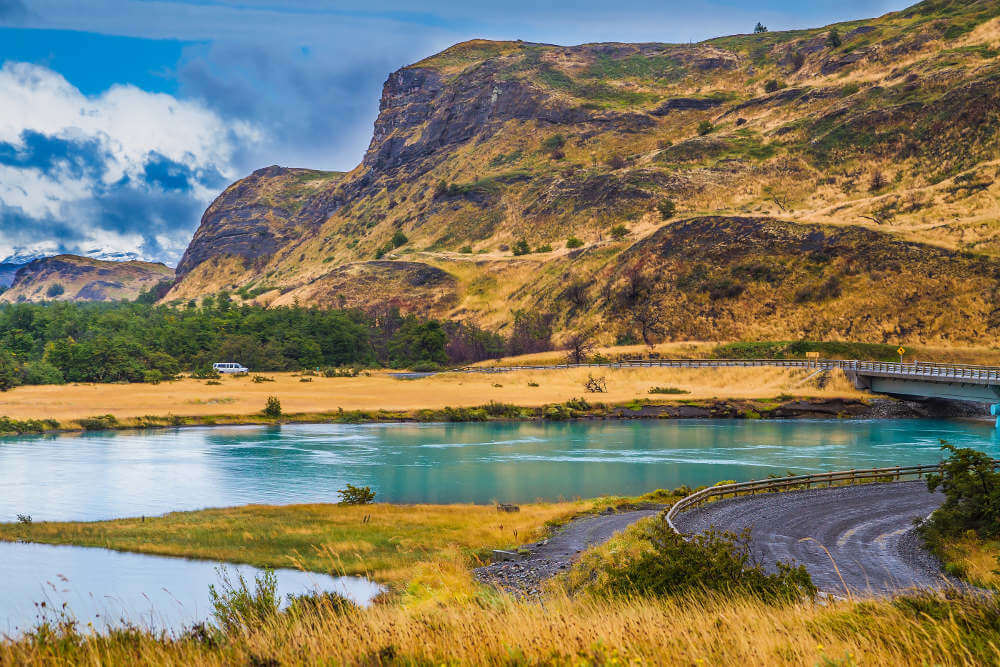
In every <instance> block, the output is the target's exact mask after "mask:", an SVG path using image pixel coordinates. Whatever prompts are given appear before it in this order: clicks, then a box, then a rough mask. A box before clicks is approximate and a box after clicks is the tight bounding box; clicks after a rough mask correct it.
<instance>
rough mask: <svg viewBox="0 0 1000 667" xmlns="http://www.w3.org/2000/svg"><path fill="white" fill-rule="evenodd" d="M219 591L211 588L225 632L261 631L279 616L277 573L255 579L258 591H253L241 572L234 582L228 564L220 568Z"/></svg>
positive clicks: (214, 610) (215, 612) (214, 612)
mask: <svg viewBox="0 0 1000 667" xmlns="http://www.w3.org/2000/svg"><path fill="white" fill-rule="evenodd" d="M216 572H217V573H218V575H219V588H216V587H215V585H214V584H212V585H209V587H208V595H209V600H210V601H211V603H212V616H214V617H215V620H216V622H217V623H218V624H219V627H220V629H221V630H222V631H224V632H226V633H228V634H231V633H237V632H247V631H249V630H252V629H256V628H259V627H260V626H261V624H262V623H263V622H265V621H267V620H268V619H270V618H273V617H275V616H277V615H278V611H279V609H280V607H281V599H280V598H279V597H278V577H277V576H276V575H275V574H274V570H271V569H265V570H264V571H262V572H260V573H259V574H257V575H256V577H254V584H255V586H254V588H255V590H253V591H250V589H249V588H248V587H247V582H246V579H244V578H243V575H242V574H240V573H239V572H237V577H238V579H237V580H236V582H235V583H234V582H233V580H232V579H231V578H230V576H229V570H228V569H226V567H225V566H224V565H220V566H219V567H218V568H216Z"/></svg>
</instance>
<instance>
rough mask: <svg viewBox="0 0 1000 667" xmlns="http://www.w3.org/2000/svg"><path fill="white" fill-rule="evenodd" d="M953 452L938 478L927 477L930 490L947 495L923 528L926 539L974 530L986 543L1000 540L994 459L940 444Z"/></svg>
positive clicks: (999, 486) (999, 483)
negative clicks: (987, 540) (997, 538)
mask: <svg viewBox="0 0 1000 667" xmlns="http://www.w3.org/2000/svg"><path fill="white" fill-rule="evenodd" d="M941 449H943V450H945V451H948V452H951V455H950V456H949V457H948V459H947V460H946V461H945V462H944V463H943V464H942V472H941V474H939V475H928V476H927V490H928V491H930V492H931V493H933V492H934V491H936V490H937V489H938V488H940V489H941V491H942V492H944V503H942V504H941V507H939V508H938V509H936V510H935V511H934V513H933V514H931V516H930V519H928V520H927V521H926V522H925V523H924V525H923V526H922V529H921V530H922V532H923V533H924V535H925V536H927V537H930V538H934V537H938V536H957V535H961V534H962V533H964V532H965V531H967V530H973V531H975V532H976V534H978V535H979V536H980V537H982V538H984V539H993V538H996V537H1000V472H997V470H996V467H995V465H994V463H993V459H992V458H991V457H990V456H988V455H987V454H984V453H983V452H979V451H976V450H975V449H968V448H963V449H959V448H957V447H955V446H954V445H950V444H948V443H947V442H945V441H943V440H942V441H941Z"/></svg>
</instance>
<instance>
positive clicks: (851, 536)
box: [675, 481, 947, 595]
mask: <svg viewBox="0 0 1000 667" xmlns="http://www.w3.org/2000/svg"><path fill="white" fill-rule="evenodd" d="M942 500H943V496H942V495H941V494H940V493H935V494H931V493H929V492H928V491H927V485H926V483H924V482H922V481H914V482H896V483H890V484H864V485H860V486H846V487H836V488H832V489H812V490H807V491H792V492H788V493H781V494H768V495H765V496H743V497H740V498H733V499H729V500H722V501H718V502H714V503H709V504H707V505H705V506H703V507H701V508H696V509H691V510H689V511H687V512H682V513H681V514H680V516H679V518H678V520H676V521H675V524H676V525H677V528H678V529H679V530H681V531H683V532H700V531H703V530H705V529H706V528H708V527H709V526H710V525H712V526H715V527H716V528H722V529H725V530H731V531H737V532H738V531H741V530H743V528H744V527H746V526H750V527H751V532H752V535H753V550H754V554H755V555H757V556H758V557H759V558H760V559H761V560H762V561H763V562H764V563H766V564H768V565H772V566H773V564H774V563H775V562H776V561H778V560H783V561H789V560H794V561H796V562H798V563H801V564H803V565H805V566H806V569H808V570H809V574H810V575H812V578H813V582H814V583H815V584H816V585H817V586H818V587H819V589H820V590H821V591H826V592H828V593H833V594H836V595H844V593H845V590H844V589H845V585H846V586H847V588H849V589H850V590H851V592H852V593H854V594H860V595H884V594H889V593H892V592H895V591H900V590H905V589H908V588H913V587H919V588H931V587H940V586H942V585H944V584H945V583H947V579H946V578H945V577H944V575H943V574H942V573H941V571H940V568H939V566H938V563H937V561H936V560H935V559H934V558H933V556H931V555H930V554H929V553H927V552H926V551H925V550H924V549H923V548H922V547H921V546H920V541H919V538H918V536H917V535H916V534H915V531H914V529H913V520H914V519H922V518H924V517H926V516H927V515H928V514H930V513H931V512H932V511H934V510H935V509H936V508H937V507H938V505H940V504H941V502H942ZM808 538H811V539H808ZM820 545H822V546H820ZM822 547H826V549H827V550H829V552H830V553H829V555H827V553H826V552H825V551H824V550H823V548H822ZM831 558H832V560H833V561H835V562H836V566H837V568H839V570H840V574H839V576H838V574H837V570H836V569H835V568H834V566H833V563H832V562H831ZM841 577H843V582H841Z"/></svg>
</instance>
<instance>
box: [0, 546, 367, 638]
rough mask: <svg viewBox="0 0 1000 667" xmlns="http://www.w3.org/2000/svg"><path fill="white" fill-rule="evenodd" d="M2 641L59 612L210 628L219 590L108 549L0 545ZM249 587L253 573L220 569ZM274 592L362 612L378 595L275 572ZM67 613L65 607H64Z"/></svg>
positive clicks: (188, 565)
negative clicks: (346, 601)
mask: <svg viewBox="0 0 1000 667" xmlns="http://www.w3.org/2000/svg"><path fill="white" fill-rule="evenodd" d="M0 564H2V565H0V572H2V582H3V583H2V585H0V635H2V634H7V635H11V636H15V635H18V634H20V633H21V632H23V631H24V630H25V629H29V628H31V627H33V626H34V625H35V624H36V623H37V621H38V620H40V619H41V618H48V619H50V620H57V619H58V617H59V614H60V613H61V611H62V610H63V609H65V610H66V612H67V613H69V614H70V615H71V616H72V617H74V618H76V620H77V621H78V622H79V624H80V626H81V629H86V628H87V624H88V623H90V624H92V626H93V628H94V629H95V630H102V629H105V628H107V627H109V626H115V625H120V624H121V623H122V622H123V621H127V622H129V623H131V624H133V625H137V626H140V627H144V628H148V629H153V630H170V631H177V630H181V629H183V628H186V627H190V626H191V625H192V624H194V623H198V622H204V621H206V620H209V618H210V616H211V605H210V603H209V594H208V587H209V585H210V584H216V585H217V584H218V583H219V579H218V574H217V572H216V567H217V564H216V563H213V562H210V561H197V560H187V559H183V558H164V557H158V556H145V555H140V554H133V553H120V552H116V551H108V550H107V549H91V548H84V547H65V546H50V545H47V544H15V543H3V542H0ZM226 567H227V568H228V569H229V571H230V573H231V575H232V578H233V579H234V580H235V579H236V578H237V573H240V574H242V575H243V577H244V578H245V579H246V580H247V581H248V583H249V584H250V585H251V586H252V585H253V581H254V576H255V574H256V573H257V572H258V571H257V570H256V569H254V568H252V567H249V566H246V565H238V566H237V565H228V566H226ZM276 574H277V580H278V592H279V593H280V595H281V597H282V599H285V597H286V596H287V594H289V593H294V594H302V593H305V592H308V591H315V590H322V591H332V592H335V593H339V594H341V595H344V596H345V597H348V598H350V599H351V600H353V601H355V602H357V603H358V604H361V605H367V604H369V603H370V602H371V600H372V599H373V598H374V597H375V596H376V595H378V593H379V592H381V590H382V589H381V587H380V586H379V585H378V584H376V583H374V582H371V581H369V580H367V579H364V578H361V577H329V576H326V575H322V574H315V573H311V572H299V571H297V570H277V572H276ZM63 605H65V607H64V606H63Z"/></svg>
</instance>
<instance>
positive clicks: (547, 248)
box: [535, 243, 552, 252]
mask: <svg viewBox="0 0 1000 667" xmlns="http://www.w3.org/2000/svg"><path fill="white" fill-rule="evenodd" d="M535 252H552V246H551V245H549V244H548V243H546V244H545V245H540V246H538V247H537V248H535Z"/></svg>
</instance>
